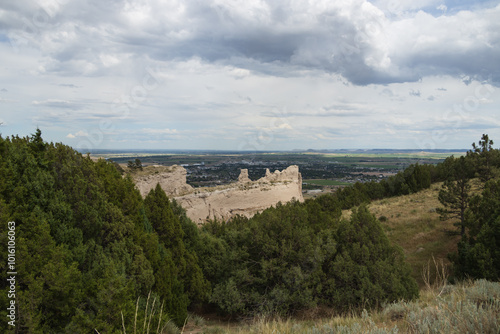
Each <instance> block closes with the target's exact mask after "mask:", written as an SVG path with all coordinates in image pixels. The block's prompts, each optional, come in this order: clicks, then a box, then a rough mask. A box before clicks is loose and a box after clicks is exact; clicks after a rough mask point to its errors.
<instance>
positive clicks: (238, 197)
mask: <svg viewBox="0 0 500 334" xmlns="http://www.w3.org/2000/svg"><path fill="white" fill-rule="evenodd" d="M147 168H148V169H150V170H148V172H147V173H145V174H143V175H136V176H134V179H135V182H136V186H137V188H138V189H139V191H140V192H141V195H142V196H146V195H147V193H148V192H149V191H150V190H151V189H153V188H154V187H156V184H158V183H159V184H160V186H161V187H162V189H163V190H164V191H165V192H166V193H167V195H168V196H170V197H173V198H175V199H176V201H177V202H179V204H181V205H182V207H183V208H184V209H186V213H187V215H188V217H189V218H191V219H192V220H193V221H194V222H196V223H198V224H203V223H204V222H205V221H207V220H208V219H214V218H217V219H222V220H226V219H229V218H231V217H233V216H235V215H237V214H239V215H243V216H246V217H251V216H253V215H254V214H256V213H257V212H260V211H263V210H264V209H267V208H269V207H271V206H274V205H276V204H277V203H278V202H282V203H286V202H289V201H291V200H293V199H295V200H298V201H304V198H303V197H302V176H301V174H300V172H299V167H298V166H295V165H294V166H289V167H288V168H286V169H284V170H282V171H278V170H277V171H275V172H273V173H271V172H270V171H269V169H267V170H266V175H265V176H264V177H262V178H260V179H258V180H256V181H252V180H251V179H250V178H249V177H248V170H247V169H242V170H241V172H240V176H239V177H238V181H237V182H235V183H231V184H229V185H226V186H218V187H206V188H197V189H195V188H193V187H191V186H190V185H188V184H187V183H186V170H185V169H184V168H183V167H181V166H171V167H161V166H156V167H155V166H151V167H147Z"/></svg>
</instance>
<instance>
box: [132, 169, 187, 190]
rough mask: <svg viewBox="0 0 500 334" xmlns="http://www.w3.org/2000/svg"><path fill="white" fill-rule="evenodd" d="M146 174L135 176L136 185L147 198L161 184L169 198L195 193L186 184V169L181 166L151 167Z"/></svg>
mask: <svg viewBox="0 0 500 334" xmlns="http://www.w3.org/2000/svg"><path fill="white" fill-rule="evenodd" d="M145 171H146V173H144V174H138V175H135V176H134V180H135V185H136V187H137V189H139V191H140V192H141V195H142V197H145V196H146V195H147V194H148V193H149V192H150V191H151V189H153V188H154V187H156V185H157V184H158V183H159V184H160V186H161V188H162V189H163V190H164V191H165V193H166V194H167V195H168V196H169V197H175V196H181V195H185V194H187V193H191V192H192V191H193V187H191V186H190V185H189V184H187V183H186V169H184V167H181V166H177V165H174V166H169V167H165V166H158V165H154V166H149V167H146V169H145Z"/></svg>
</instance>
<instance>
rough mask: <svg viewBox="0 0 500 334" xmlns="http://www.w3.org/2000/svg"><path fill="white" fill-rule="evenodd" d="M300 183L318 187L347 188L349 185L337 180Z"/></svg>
mask: <svg viewBox="0 0 500 334" xmlns="http://www.w3.org/2000/svg"><path fill="white" fill-rule="evenodd" d="M302 182H304V183H307V184H314V185H318V186H347V185H350V184H351V183H349V182H344V181H337V180H318V179H316V180H303V181H302Z"/></svg>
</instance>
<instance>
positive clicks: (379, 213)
mask: <svg viewBox="0 0 500 334" xmlns="http://www.w3.org/2000/svg"><path fill="white" fill-rule="evenodd" d="M441 186H442V182H439V183H434V184H432V185H431V187H430V188H429V189H425V190H422V191H419V192H418V193H414V194H410V195H403V196H397V197H391V198H386V199H382V200H377V201H373V202H372V203H371V204H370V205H369V207H368V208H369V210H370V212H371V213H373V214H374V215H375V216H376V217H377V218H378V219H379V221H380V222H381V224H382V226H383V228H384V231H385V233H386V234H387V236H388V237H389V239H390V240H391V242H393V243H394V244H396V245H398V246H400V247H402V248H403V250H404V253H405V256H406V261H407V262H408V263H409V264H410V266H411V268H412V271H413V277H414V278H415V279H416V280H417V282H418V284H419V286H420V287H423V286H424V282H423V279H422V270H423V268H424V266H425V267H427V265H428V264H429V261H430V262H431V263H433V257H434V259H435V260H436V261H437V262H439V263H441V261H442V262H443V264H444V265H445V266H449V265H450V261H449V260H448V258H447V256H448V254H449V253H453V252H456V251H457V243H458V241H459V240H460V236H459V235H457V234H456V233H455V232H457V227H455V226H453V223H454V221H453V220H447V221H442V220H440V219H439V214H438V213H437V212H436V208H439V207H442V205H441V204H440V203H439V200H438V193H439V190H440V189H441ZM473 190H474V191H476V192H477V191H478V184H477V180H476V182H475V183H474V184H473ZM350 215H351V210H344V211H343V212H342V216H343V217H344V218H348V217H350ZM433 269H435V268H434V267H433V266H432V267H431V270H433Z"/></svg>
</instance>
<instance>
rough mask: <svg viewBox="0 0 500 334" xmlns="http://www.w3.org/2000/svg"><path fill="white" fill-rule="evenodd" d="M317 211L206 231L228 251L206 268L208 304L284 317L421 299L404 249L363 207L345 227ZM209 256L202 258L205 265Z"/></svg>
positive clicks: (309, 207) (216, 225)
mask: <svg viewBox="0 0 500 334" xmlns="http://www.w3.org/2000/svg"><path fill="white" fill-rule="evenodd" d="M320 208H321V206H320V205H318V204H317V203H315V202H314V201H308V202H306V203H304V204H302V203H299V202H292V203H288V204H287V205H278V206H277V207H276V208H271V209H268V210H266V211H264V212H263V213H261V214H259V215H256V216H254V217H253V218H251V219H246V218H243V217H237V218H235V219H232V220H230V221H229V222H225V223H224V222H217V221H214V222H211V223H209V224H207V225H206V226H204V231H205V233H208V234H209V235H210V236H211V237H209V236H207V237H206V238H207V239H208V238H214V237H219V238H220V239H219V240H221V243H222V244H221V245H220V246H219V247H220V248H221V249H225V253H223V254H222V253H218V254H219V255H217V258H218V261H219V264H218V265H214V264H213V263H211V264H210V268H207V269H209V271H208V270H207V274H208V275H207V277H213V278H216V279H215V280H212V284H213V286H214V289H213V293H212V296H211V301H212V303H214V304H215V305H216V306H217V307H218V309H219V310H220V311H221V312H223V313H229V314H258V313H266V314H267V313H272V314H274V313H276V314H281V315H286V314H291V313H294V312H295V311H297V310H300V309H304V308H311V307H314V306H316V305H318V304H323V305H330V306H332V307H335V308H336V309H338V310H348V309H352V308H357V307H361V306H371V305H376V304H379V303H381V302H384V301H392V300H397V299H401V298H405V299H412V298H415V297H416V296H418V287H417V285H416V282H415V280H414V279H413V278H411V276H410V270H409V267H408V266H407V264H406V263H405V262H404V257H403V254H402V251H401V250H400V249H398V248H396V247H394V246H392V245H391V244H390V243H389V241H388V239H387V237H386V236H385V234H384V232H383V231H382V228H381V226H380V224H379V222H378V221H377V219H376V218H375V217H374V216H373V215H371V214H370V213H369V212H368V209H367V208H366V207H365V206H362V207H360V208H359V209H358V210H355V211H354V213H353V215H352V218H351V220H350V221H342V220H340V219H339V218H338V217H335V216H332V215H330V213H329V212H325V211H322V210H321V209H320ZM215 244H216V243H215V242H214V243H213V245H215ZM213 254H214V253H213V252H210V253H207V254H206V255H205V256H206V257H204V256H203V255H201V254H199V255H200V257H201V260H202V261H201V263H202V267H203V263H205V261H207V263H208V262H213V261H214V258H213V257H212V255H213ZM214 271H215V272H214Z"/></svg>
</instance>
